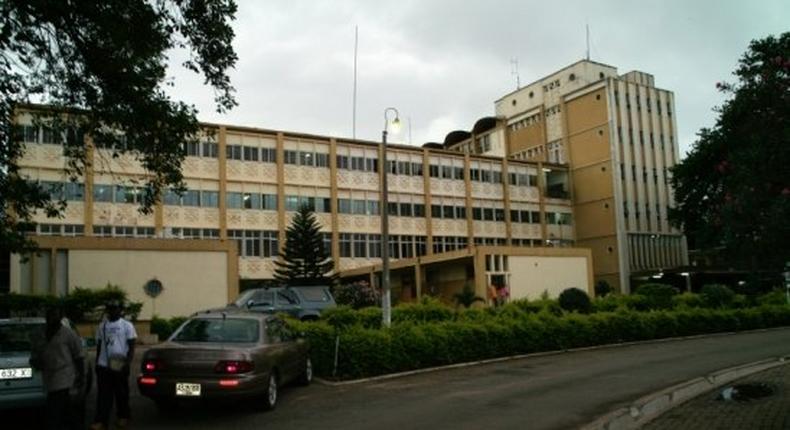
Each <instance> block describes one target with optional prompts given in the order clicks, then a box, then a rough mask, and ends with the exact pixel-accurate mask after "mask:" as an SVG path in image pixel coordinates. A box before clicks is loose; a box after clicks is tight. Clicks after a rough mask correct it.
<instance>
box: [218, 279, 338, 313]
mask: <svg viewBox="0 0 790 430" xmlns="http://www.w3.org/2000/svg"><path fill="white" fill-rule="evenodd" d="M231 306H235V307H237V308H241V309H247V310H250V311H253V312H265V313H277V312H285V313H288V314H289V315H291V316H293V317H294V318H298V319H300V320H302V321H307V320H315V319H318V318H319V317H320V316H321V312H322V311H324V310H325V309H328V308H334V307H336V306H337V304H336V303H335V298H334V297H332V293H331V292H330V291H329V287H325V286H311V287H270V288H254V289H251V290H247V291H245V292H243V293H242V294H241V296H239V298H238V299H237V300H236V301H235V302H234V303H232V304H231Z"/></svg>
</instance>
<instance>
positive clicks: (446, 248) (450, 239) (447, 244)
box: [433, 236, 468, 254]
mask: <svg viewBox="0 0 790 430" xmlns="http://www.w3.org/2000/svg"><path fill="white" fill-rule="evenodd" d="M467 243H468V240H467V238H466V236H434V237H433V253H434V254H439V253H442V252H450V251H455V250H457V249H464V248H466V246H467Z"/></svg>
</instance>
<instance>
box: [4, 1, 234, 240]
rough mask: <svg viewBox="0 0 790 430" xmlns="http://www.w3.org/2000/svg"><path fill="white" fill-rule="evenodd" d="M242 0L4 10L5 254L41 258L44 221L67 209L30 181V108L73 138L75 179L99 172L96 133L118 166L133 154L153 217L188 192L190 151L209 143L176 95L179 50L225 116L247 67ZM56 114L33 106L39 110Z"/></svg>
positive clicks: (70, 154) (51, 4) (40, 121)
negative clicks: (29, 233)
mask: <svg viewBox="0 0 790 430" xmlns="http://www.w3.org/2000/svg"><path fill="white" fill-rule="evenodd" d="M235 13H236V4H235V3H234V2H233V0H185V1H175V0H161V1H145V0H103V1H95V2H92V1H84V2H82V1H77V2H75V1H49V0H6V1H3V2H0V29H2V30H0V246H2V249H4V250H9V251H12V252H20V251H30V250H33V249H35V243H33V242H32V241H30V240H29V239H27V238H26V237H25V235H24V233H23V232H24V231H25V230H28V229H30V228H31V227H32V225H33V224H32V215H33V214H34V213H36V212H41V213H45V214H46V215H47V216H49V217H57V216H58V215H59V214H61V213H62V212H63V210H64V206H65V202H63V201H59V200H58V199H56V198H55V199H53V197H51V196H50V194H49V192H48V190H46V189H44V188H43V187H42V186H41V185H39V184H38V183H36V182H32V181H29V180H28V178H27V177H25V175H23V174H22V173H21V172H20V169H19V166H18V164H17V161H18V159H19V158H20V156H21V155H22V154H23V153H24V151H25V147H24V144H23V136H22V135H21V133H20V131H21V128H20V127H19V126H17V125H15V121H16V119H17V115H18V114H20V113H21V111H20V109H28V110H29V111H30V112H31V115H32V121H33V124H34V125H36V126H42V127H43V128H41V130H42V133H43V132H48V133H51V135H52V136H55V138H54V140H55V141H56V142H57V141H61V143H62V145H63V150H64V154H65V156H66V159H67V173H68V175H69V176H70V177H71V179H72V180H77V179H78V178H79V177H80V176H81V175H82V174H83V172H84V170H85V169H86V168H87V167H88V166H90V164H91V163H92V157H90V156H89V154H90V153H91V150H90V147H91V146H90V145H86V139H85V138H84V136H90V138H89V139H88V140H91V141H92V142H93V144H94V146H96V147H103V148H109V149H110V150H111V151H112V153H113V157H117V156H119V155H120V154H124V153H126V154H130V155H131V156H133V157H135V158H136V159H137V160H139V162H140V163H141V165H142V166H143V168H144V169H145V170H146V173H147V174H146V175H145V177H141V178H139V182H141V183H142V185H143V193H142V201H141V210H142V211H143V212H150V211H151V208H152V206H153V205H154V203H155V202H156V201H158V199H159V196H160V195H161V194H162V191H163V189H165V188H167V187H173V188H175V189H177V190H182V189H183V180H182V179H183V177H182V174H181V162H182V160H183V159H184V154H185V153H184V149H183V148H184V145H185V144H186V143H193V144H196V143H198V142H199V141H200V131H201V130H200V128H199V124H198V121H197V118H196V113H197V111H196V109H195V107H194V106H191V105H188V104H185V103H183V102H178V101H174V100H172V99H171V98H170V96H169V95H168V94H167V93H166V92H165V86H172V85H173V82H172V80H169V79H168V76H167V65H168V52H169V51H171V50H173V49H178V50H184V51H186V52H187V53H188V54H189V55H190V57H189V59H188V60H187V61H186V62H184V64H183V66H184V67H186V68H187V69H189V70H192V71H194V72H196V73H200V74H202V75H203V76H204V77H205V82H206V83H207V84H208V85H210V86H211V87H212V88H213V90H214V98H215V102H216V106H217V110H218V111H219V112H224V111H227V110H228V109H230V108H232V107H233V106H234V105H235V104H236V102H235V100H234V97H233V92H234V89H233V87H232V86H231V85H230V80H229V78H228V76H227V72H228V70H230V69H231V68H233V66H234V65H235V63H236V54H235V53H234V51H233V48H232V46H231V42H232V40H233V30H232V28H231V27H230V21H231V20H232V19H234V14H235ZM31 102H36V103H43V104H44V106H30V105H29V103H31Z"/></svg>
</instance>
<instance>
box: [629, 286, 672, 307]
mask: <svg viewBox="0 0 790 430" xmlns="http://www.w3.org/2000/svg"><path fill="white" fill-rule="evenodd" d="M636 294H637V295H640V296H642V297H644V298H645V303H646V305H647V307H648V309H671V308H672V297H674V296H676V295H677V294H678V290H677V288H675V287H673V286H671V285H666V284H643V285H641V286H639V288H637V290H636Z"/></svg>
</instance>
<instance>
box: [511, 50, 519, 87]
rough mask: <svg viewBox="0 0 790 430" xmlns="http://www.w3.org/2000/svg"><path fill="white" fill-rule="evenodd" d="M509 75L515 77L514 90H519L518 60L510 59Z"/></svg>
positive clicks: (515, 58)
mask: <svg viewBox="0 0 790 430" xmlns="http://www.w3.org/2000/svg"><path fill="white" fill-rule="evenodd" d="M510 74H511V75H513V76H515V77H516V89H517V90H518V89H520V88H521V77H520V76H519V74H518V58H517V57H513V58H511V59H510Z"/></svg>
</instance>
